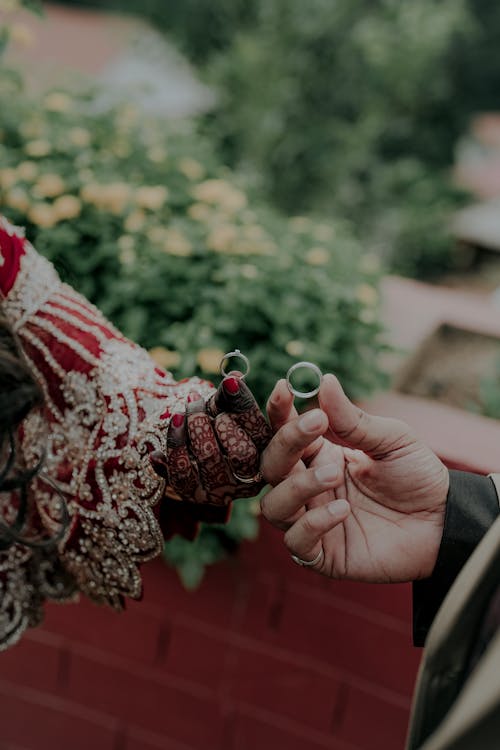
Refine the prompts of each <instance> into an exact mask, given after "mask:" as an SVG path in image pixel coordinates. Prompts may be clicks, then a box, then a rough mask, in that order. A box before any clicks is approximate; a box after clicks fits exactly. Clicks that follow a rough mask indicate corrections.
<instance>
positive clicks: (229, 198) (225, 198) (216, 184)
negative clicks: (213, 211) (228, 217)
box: [192, 180, 247, 213]
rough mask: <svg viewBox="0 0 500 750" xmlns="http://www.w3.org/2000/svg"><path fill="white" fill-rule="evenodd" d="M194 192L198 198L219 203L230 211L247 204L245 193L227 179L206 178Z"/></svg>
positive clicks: (225, 209)
mask: <svg viewBox="0 0 500 750" xmlns="http://www.w3.org/2000/svg"><path fill="white" fill-rule="evenodd" d="M192 193H193V196H194V197H195V198H196V200H198V201H204V202H205V203H211V204H213V205H218V206H220V207H221V208H222V209H223V210H224V211H227V212H229V213H234V212H236V211H238V210H239V209H242V208H244V207H245V206H246V204H247V198H246V195H245V193H242V192H241V190H238V188H236V187H234V185H231V184H230V183H229V182H226V181H225V180H205V181H204V182H200V184H199V185H196V186H195V187H194V188H193V191H192Z"/></svg>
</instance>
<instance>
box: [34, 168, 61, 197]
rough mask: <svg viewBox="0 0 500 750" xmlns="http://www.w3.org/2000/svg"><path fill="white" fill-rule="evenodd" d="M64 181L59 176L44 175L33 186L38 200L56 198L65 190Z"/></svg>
mask: <svg viewBox="0 0 500 750" xmlns="http://www.w3.org/2000/svg"><path fill="white" fill-rule="evenodd" d="M65 187H66V186H65V184H64V180H62V179H61V177H59V175H57V174H51V173H49V174H42V175H40V177H39V178H38V180H37V182H36V184H35V185H34V186H33V193H34V194H35V195H36V197H37V198H55V197H56V195H61V193H63V192H64V189H65Z"/></svg>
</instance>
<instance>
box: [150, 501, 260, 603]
mask: <svg viewBox="0 0 500 750" xmlns="http://www.w3.org/2000/svg"><path fill="white" fill-rule="evenodd" d="M251 503H252V505H251V506H250V513H249V512H248V502H245V503H244V502H242V501H241V500H240V501H239V502H236V503H234V504H233V508H232V512H231V519H230V521H229V523H228V524H226V525H224V526H221V525H217V524H214V525H212V526H204V527H203V528H202V529H201V532H200V534H199V535H198V537H197V538H196V539H195V540H194V542H188V541H187V540H186V539H183V538H182V537H179V536H176V537H174V538H173V539H171V540H170V541H168V542H166V543H165V548H164V554H165V559H166V560H167V561H168V563H169V564H170V565H171V566H172V567H174V568H176V570H177V572H178V574H179V577H180V579H181V581H182V582H183V584H184V586H185V587H186V588H187V589H195V588H196V587H197V586H198V585H199V583H200V582H201V580H202V578H203V574H204V571H205V567H206V566H207V565H212V564H213V563H215V562H217V561H218V560H220V559H222V558H225V557H227V556H228V555H229V554H231V553H232V552H234V550H235V549H236V548H237V547H238V545H239V544H240V542H242V541H243V540H245V539H247V540H255V539H256V538H257V535H258V533H259V525H258V521H257V516H256V515H255V513H254V511H255V512H256V511H257V510H258V507H259V505H258V501H255V500H253V501H251Z"/></svg>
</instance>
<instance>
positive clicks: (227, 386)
mask: <svg viewBox="0 0 500 750" xmlns="http://www.w3.org/2000/svg"><path fill="white" fill-rule="evenodd" d="M223 386H224V390H225V391H226V392H227V393H230V394H231V396H234V395H235V394H236V393H238V391H239V390H240V381H239V380H238V378H226V379H225V380H224V381H223Z"/></svg>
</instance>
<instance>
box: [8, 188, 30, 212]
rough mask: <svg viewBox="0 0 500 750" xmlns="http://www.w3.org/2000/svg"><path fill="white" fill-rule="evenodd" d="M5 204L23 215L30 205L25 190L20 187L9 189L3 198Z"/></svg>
mask: <svg viewBox="0 0 500 750" xmlns="http://www.w3.org/2000/svg"><path fill="white" fill-rule="evenodd" d="M5 202H6V204H7V205H8V206H10V207H11V208H16V209H17V210H18V211H22V212H23V213H26V211H27V210H28V208H29V205H30V201H29V198H28V194H27V192H26V190H24V188H21V187H13V188H11V189H10V190H9V191H8V193H7V195H6V196H5Z"/></svg>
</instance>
